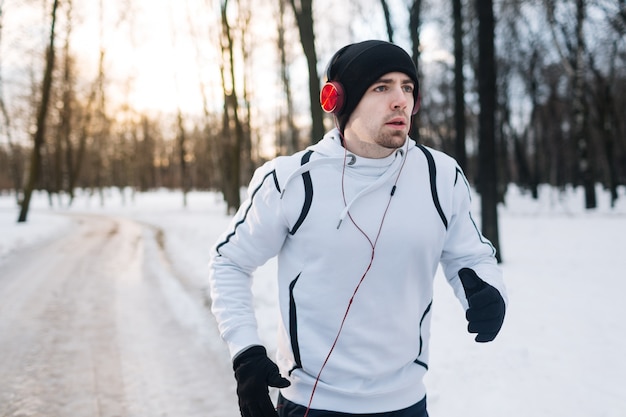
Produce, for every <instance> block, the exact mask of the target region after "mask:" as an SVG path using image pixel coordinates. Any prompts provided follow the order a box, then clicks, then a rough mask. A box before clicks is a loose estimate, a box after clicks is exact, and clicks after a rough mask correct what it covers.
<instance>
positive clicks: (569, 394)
mask: <svg viewBox="0 0 626 417" xmlns="http://www.w3.org/2000/svg"><path fill="white" fill-rule="evenodd" d="M54 204H55V206H54V207H52V208H50V207H49V203H48V199H47V197H46V196H45V195H44V194H37V195H35V198H34V201H33V203H32V206H31V207H32V210H31V213H30V214H29V220H28V222H27V223H26V224H17V223H16V219H17V215H18V209H17V206H16V204H15V197H14V196H12V195H0V264H2V263H3V262H6V261H7V260H9V259H11V257H12V256H15V255H16V254H17V253H23V252H24V251H29V250H32V248H33V247H35V246H36V245H39V244H40V243H43V242H46V241H51V240H53V239H55V238H57V237H59V236H61V235H63V234H64V232H65V231H67V230H69V228H70V227H72V225H73V222H74V221H75V220H74V217H72V214H76V213H97V214H104V215H107V216H113V217H124V218H128V219H132V220H134V221H136V222H139V223H142V224H146V225H150V226H151V227H154V230H155V231H156V233H157V237H158V238H159V239H161V241H162V244H163V246H164V248H165V250H166V252H167V254H168V257H169V258H170V260H171V261H172V267H173V268H174V269H175V270H176V275H177V276H179V277H181V279H184V280H186V284H187V285H189V286H191V287H193V288H196V289H197V290H198V291H199V292H201V291H203V290H204V289H205V288H206V285H207V284H206V276H207V262H208V253H209V248H210V246H211V245H212V244H213V242H214V241H215V240H216V239H217V237H218V236H219V234H221V232H222V231H223V230H224V229H225V228H226V226H227V224H228V221H229V218H228V216H226V215H225V214H224V213H225V209H224V205H223V202H222V201H221V200H220V198H219V196H217V195H216V194H212V193H200V192H194V193H191V194H190V195H189V196H188V206H187V208H183V204H182V196H181V194H180V193H178V192H169V191H158V192H150V193H143V194H136V195H134V197H133V196H132V194H131V193H130V191H128V190H127V191H126V192H125V194H124V198H122V195H121V193H120V192H119V191H118V190H108V191H107V192H106V193H105V196H104V203H102V202H101V200H100V198H99V196H97V195H94V196H90V195H88V194H83V195H79V196H78V197H77V199H76V201H75V202H74V205H73V206H72V208H71V209H68V208H65V207H63V206H60V205H59V204H58V202H57V201H56V200H55V201H54ZM474 204H476V205H478V202H477V199H475V201H474ZM477 208H478V207H477ZM475 217H476V218H480V216H478V215H476V216H475ZM500 240H501V249H502V256H503V259H504V263H503V265H502V266H503V269H504V273H505V279H506V282H507V286H508V290H509V302H510V305H509V310H508V311H507V318H506V320H505V326H504V328H503V330H502V332H501V333H500V335H499V336H498V338H497V339H496V341H494V342H493V343H489V344H477V343H475V342H474V341H473V338H472V336H471V335H469V334H468V333H467V332H466V331H465V326H466V325H465V319H464V315H463V311H462V309H461V307H460V305H459V303H458V302H457V301H456V299H455V298H454V296H453V295H452V292H451V290H450V288H449V287H448V286H447V284H446V283H445V281H444V279H443V278H442V277H437V283H436V295H435V302H434V313H433V314H434V315H433V329H432V340H431V355H432V357H431V361H430V372H429V374H428V376H427V381H426V383H427V387H428V390H429V391H428V396H429V397H428V401H429V412H430V415H431V417H448V416H460V415H463V416H464V417H474V416H476V417H477V416H481V417H496V416H507V417H518V416H519V417H522V416H524V417H527V416H550V417H553V416H563V417H565V416H567V417H589V416H595V417H624V416H626V383H625V382H624V381H625V378H626V360H624V353H623V352H625V351H626V303H625V302H624V297H625V295H626V279H625V277H626V275H625V272H624V271H625V270H626V251H625V249H624V248H625V246H626V245H625V243H626V190H625V189H623V188H622V189H621V190H620V199H619V200H618V205H617V207H615V208H613V209H611V208H609V202H608V195H607V194H606V193H604V192H602V190H600V194H599V208H598V209H596V210H593V211H585V210H584V209H583V196H582V192H581V190H573V189H569V190H567V191H566V192H565V193H559V192H557V191H555V190H553V189H550V188H543V189H542V192H541V196H540V199H539V200H538V201H534V200H532V199H531V198H530V197H529V196H525V195H523V194H522V193H520V192H519V190H517V189H516V188H514V187H511V188H510V189H509V192H508V193H507V201H506V205H504V206H502V207H500ZM154 253H157V252H156V251H155V252H154ZM274 271H275V264H274V262H273V261H270V262H268V264H267V265H265V266H264V267H263V268H261V269H260V270H259V271H257V278H258V279H257V280H256V283H255V287H254V290H255V293H256V296H257V304H258V316H259V323H260V327H261V333H262V337H263V338H264V340H265V342H266V344H267V346H268V348H269V349H270V350H273V348H274V347H275V342H274V338H273V332H274V327H275V322H276V313H277V309H276V304H275V299H274V289H275V286H274V282H273V279H272V275H273V272H274ZM0 279H2V277H0ZM0 354H1V352H0ZM225 360H227V359H225ZM0 378H2V376H0ZM229 383H230V381H229ZM207 395H211V393H210V392H207Z"/></svg>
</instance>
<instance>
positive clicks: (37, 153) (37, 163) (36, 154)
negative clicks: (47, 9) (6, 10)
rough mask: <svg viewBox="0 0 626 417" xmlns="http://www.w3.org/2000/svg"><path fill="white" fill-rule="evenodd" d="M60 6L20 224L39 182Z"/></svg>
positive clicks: (52, 24) (53, 21)
mask: <svg viewBox="0 0 626 417" xmlns="http://www.w3.org/2000/svg"><path fill="white" fill-rule="evenodd" d="M58 5H59V2H58V0H54V2H53V4H52V13H51V17H52V19H51V22H50V37H49V43H48V48H47V53H46V67H45V71H44V77H43V83H42V87H41V101H40V103H39V110H38V112H37V127H36V130H35V134H34V137H33V150H32V154H31V160H30V168H29V172H28V180H27V182H26V187H25V189H24V199H23V200H22V206H21V209H20V214H19V217H18V219H17V221H18V223H23V222H25V221H26V219H27V217H28V209H29V207H30V199H31V196H32V194H33V191H34V189H35V186H36V185H37V181H38V180H39V170H40V167H41V147H42V146H43V143H44V139H45V135H46V119H47V115H48V107H49V102H50V90H51V88H52V70H53V69H54V38H55V24H56V15H57V7H58Z"/></svg>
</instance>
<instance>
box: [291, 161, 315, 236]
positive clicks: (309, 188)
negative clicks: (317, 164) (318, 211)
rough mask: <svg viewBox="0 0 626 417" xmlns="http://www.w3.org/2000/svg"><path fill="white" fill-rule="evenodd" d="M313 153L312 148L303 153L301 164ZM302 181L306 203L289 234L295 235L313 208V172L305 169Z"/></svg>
mask: <svg viewBox="0 0 626 417" xmlns="http://www.w3.org/2000/svg"><path fill="white" fill-rule="evenodd" d="M311 154H313V151H312V150H309V151H308V152H306V153H305V154H304V155H302V159H301V160H300V165H304V164H306V163H307V162H309V160H310V159H311ZM302 182H303V183H304V204H303V205H302V211H301V212H300V217H298V221H296V224H294V226H293V228H292V229H291V230H290V231H289V234H291V235H294V234H296V232H297V231H298V229H299V228H300V226H301V225H302V223H303V222H304V219H305V218H306V216H307V214H309V210H310V209H311V203H312V202H313V181H311V174H310V173H309V171H305V172H303V173H302Z"/></svg>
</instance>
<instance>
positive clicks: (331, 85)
mask: <svg viewBox="0 0 626 417" xmlns="http://www.w3.org/2000/svg"><path fill="white" fill-rule="evenodd" d="M344 101H345V94H344V92H343V86H342V85H341V83H339V82H337V81H329V82H327V83H325V84H324V86H323V87H322V90H321V91H320V104H321V106H322V110H324V111H325V112H326V113H333V114H337V113H339V112H340V111H341V109H342V108H343V103H344Z"/></svg>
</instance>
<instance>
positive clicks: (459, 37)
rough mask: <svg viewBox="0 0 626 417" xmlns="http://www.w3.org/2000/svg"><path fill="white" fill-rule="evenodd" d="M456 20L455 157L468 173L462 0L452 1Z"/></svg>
mask: <svg viewBox="0 0 626 417" xmlns="http://www.w3.org/2000/svg"><path fill="white" fill-rule="evenodd" d="M452 10H453V12H452V17H453V20H454V127H455V129H454V130H455V132H456V138H455V141H454V150H455V152H454V156H455V158H456V160H457V162H458V163H459V165H460V166H461V168H462V169H463V170H464V171H467V151H466V148H465V75H464V74H463V64H464V62H465V60H464V55H465V53H464V48H463V13H462V5H461V0H452Z"/></svg>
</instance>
